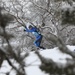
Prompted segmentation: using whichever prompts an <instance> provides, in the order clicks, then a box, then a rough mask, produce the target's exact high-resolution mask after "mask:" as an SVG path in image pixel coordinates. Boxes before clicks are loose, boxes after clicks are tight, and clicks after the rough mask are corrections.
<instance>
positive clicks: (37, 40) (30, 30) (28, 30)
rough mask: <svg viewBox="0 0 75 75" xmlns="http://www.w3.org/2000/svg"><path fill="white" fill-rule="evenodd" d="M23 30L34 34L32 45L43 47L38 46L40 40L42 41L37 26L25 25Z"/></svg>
mask: <svg viewBox="0 0 75 75" xmlns="http://www.w3.org/2000/svg"><path fill="white" fill-rule="evenodd" d="M24 31H26V32H31V33H32V34H33V35H34V36H35V38H36V39H35V41H34V45H35V46H36V47H37V48H41V49H45V48H44V47H42V46H40V44H41V41H42V37H43V36H42V35H41V33H40V32H39V30H38V28H36V27H33V26H32V25H29V27H28V28H27V27H25V29H24Z"/></svg>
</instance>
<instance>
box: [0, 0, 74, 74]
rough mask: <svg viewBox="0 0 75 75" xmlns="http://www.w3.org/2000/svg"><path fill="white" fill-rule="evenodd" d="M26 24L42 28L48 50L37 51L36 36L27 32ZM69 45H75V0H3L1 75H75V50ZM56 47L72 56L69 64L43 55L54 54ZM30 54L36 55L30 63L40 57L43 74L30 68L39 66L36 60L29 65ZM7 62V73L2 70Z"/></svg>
mask: <svg viewBox="0 0 75 75" xmlns="http://www.w3.org/2000/svg"><path fill="white" fill-rule="evenodd" d="M27 23H31V24H32V25H33V26H36V27H37V28H39V30H40V32H41V34H42V35H43V39H42V42H41V45H42V46H44V47H45V48H46V49H48V50H44V51H43V50H42V51H40V50H37V48H36V47H35V46H34V44H33V41H34V37H33V35H32V34H31V33H29V32H25V31H24V27H25V26H26V24H27ZM68 46H73V47H75V0H0V75H35V74H36V75H75V52H74V51H71V50H70V49H71V48H70V49H69V48H68ZM55 48H57V49H59V51H60V52H61V53H63V54H61V55H62V57H64V55H65V54H66V55H68V56H70V58H66V59H65V61H66V64H62V63H60V62H55V61H54V60H53V59H52V58H47V57H45V56H44V55H43V53H44V52H45V55H48V54H49V55H51V54H50V53H49V52H50V51H53V49H55ZM56 51H58V50H56ZM41 52H42V53H41ZM46 52H47V53H48V54H47V53H46ZM30 53H34V55H33V57H32V58H31V57H30V58H31V59H29V62H30V61H31V60H33V59H34V58H35V57H38V60H40V63H41V64H40V65H38V68H39V70H40V71H41V72H43V74H37V73H38V70H37V72H35V70H34V71H33V72H34V73H32V72H31V70H30V72H29V71H27V68H28V67H30V66H32V63H34V62H35V61H36V64H34V65H33V66H34V67H35V66H36V65H37V60H35V61H33V62H30V63H29V62H28V63H29V64H26V62H27V61H26V60H27V58H28V56H29V55H30ZM35 55H36V56H35ZM53 56H54V58H55V59H56V56H55V54H54V55H53ZM59 57H60V56H59ZM60 60H63V59H60ZM4 62H7V64H8V65H9V66H10V70H9V71H7V72H4V71H1V70H2V68H3V67H6V65H7V64H4V65H3V63H4ZM30 68H31V69H33V68H32V67H30ZM6 69H8V67H6ZM34 69H36V68H34ZM3 70H5V69H3ZM12 71H13V72H12Z"/></svg>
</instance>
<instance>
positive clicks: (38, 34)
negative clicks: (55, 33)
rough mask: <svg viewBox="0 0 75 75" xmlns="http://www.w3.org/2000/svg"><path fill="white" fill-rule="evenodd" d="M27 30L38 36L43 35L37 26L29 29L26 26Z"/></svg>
mask: <svg viewBox="0 0 75 75" xmlns="http://www.w3.org/2000/svg"><path fill="white" fill-rule="evenodd" d="M26 31H27V32H31V33H32V34H33V35H34V36H35V37H36V38H37V37H39V36H40V35H41V34H40V32H39V31H38V29H37V28H36V27H32V28H31V29H28V28H27V27H26Z"/></svg>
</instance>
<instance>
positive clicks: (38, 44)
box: [34, 34, 42, 47]
mask: <svg viewBox="0 0 75 75" xmlns="http://www.w3.org/2000/svg"><path fill="white" fill-rule="evenodd" d="M41 41H42V35H41V34H40V35H39V36H38V37H36V40H35V41H34V45H35V46H37V47H40V44H41Z"/></svg>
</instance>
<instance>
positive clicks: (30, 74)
mask: <svg viewBox="0 0 75 75" xmlns="http://www.w3.org/2000/svg"><path fill="white" fill-rule="evenodd" d="M68 48H69V49H70V50H71V51H74V49H75V46H68ZM39 52H40V54H41V55H42V56H44V57H46V58H50V59H53V60H54V61H55V62H60V63H62V64H66V60H65V59H66V58H71V56H70V55H67V54H63V53H61V52H60V51H59V50H58V48H57V47H56V48H54V49H46V50H42V51H39ZM11 61H12V62H13V63H14V65H16V66H18V64H16V62H15V61H14V60H11ZM25 62H26V65H29V66H27V67H25V70H26V73H27V75H48V74H47V73H45V72H42V71H41V70H40V69H39V65H40V64H41V62H40V60H39V58H38V56H37V55H36V54H35V53H34V52H30V54H29V56H28V57H27V58H26V59H25ZM7 72H10V75H15V71H14V70H12V69H11V66H9V64H8V63H7V61H4V62H3V64H2V67H1V68H0V75H6V74H5V73H7Z"/></svg>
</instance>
